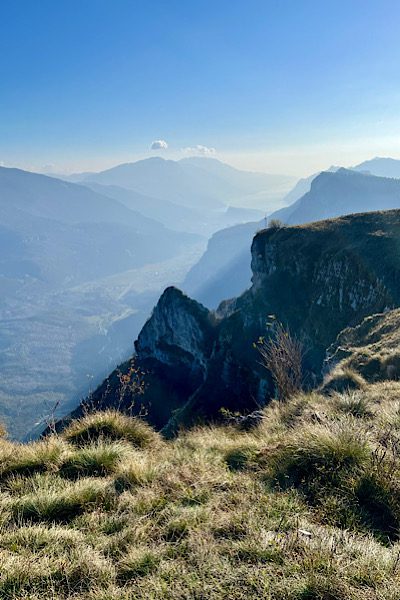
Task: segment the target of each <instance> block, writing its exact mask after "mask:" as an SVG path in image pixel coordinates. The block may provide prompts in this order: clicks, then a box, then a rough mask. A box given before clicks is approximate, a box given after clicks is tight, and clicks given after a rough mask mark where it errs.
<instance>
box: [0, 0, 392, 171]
mask: <svg viewBox="0 0 400 600" xmlns="http://www.w3.org/2000/svg"><path fill="white" fill-rule="evenodd" d="M0 7H1V11H0V14H1V17H0V164H3V165H6V166H19V167H22V168H27V169H31V170H40V171H49V172H50V171H53V172H55V173H56V172H64V173H65V172H72V171H84V170H100V169H103V168H107V167H110V166H112V165H114V164H117V163H120V162H128V161H133V160H137V159H140V158H146V157H148V156H153V155H159V156H164V157H165V158H172V159H178V158H181V157H183V156H188V155H193V154H194V155H196V154H198V155H209V156H214V157H216V158H219V159H221V160H224V161H226V162H228V163H230V164H232V165H234V166H237V167H240V168H244V169H248V170H261V171H266V172H271V173H272V172H275V173H288V174H293V175H299V176H303V175H308V174H309V173H312V172H315V171H317V170H320V169H323V168H327V167H329V166H330V165H331V164H337V165H344V166H350V165H354V164H357V163H359V162H361V161H362V160H365V159H368V158H372V157H373V156H376V155H379V156H393V157H395V158H400V44H399V30H400V2H399V1H398V0H379V1H375V0H362V1H361V0H346V1H343V0H245V1H244V0H229V1H228V0H57V1H54V0H36V1H33V0H0ZM152 146H153V147H152Z"/></svg>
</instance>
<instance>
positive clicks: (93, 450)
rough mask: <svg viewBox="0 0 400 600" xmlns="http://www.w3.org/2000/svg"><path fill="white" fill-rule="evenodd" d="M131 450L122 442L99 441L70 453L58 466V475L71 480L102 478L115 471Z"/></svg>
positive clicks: (127, 457)
mask: <svg viewBox="0 0 400 600" xmlns="http://www.w3.org/2000/svg"><path fill="white" fill-rule="evenodd" d="M130 454H131V448H130V447H129V446H128V445H127V444H126V443H122V442H107V441H104V440H99V441H97V442H96V443H92V444H90V445H88V446H84V447H83V448H78V449H77V450H75V451H73V452H71V453H70V455H69V456H68V457H66V458H65V459H64V461H63V462H62V464H61V466H60V473H61V474H62V475H63V476H64V477H69V478H72V479H75V478H78V477H102V476H105V475H109V474H111V473H113V472H114V471H116V469H117V466H118V464H119V463H120V462H121V461H122V460H124V459H125V460H127V459H129V456H130Z"/></svg>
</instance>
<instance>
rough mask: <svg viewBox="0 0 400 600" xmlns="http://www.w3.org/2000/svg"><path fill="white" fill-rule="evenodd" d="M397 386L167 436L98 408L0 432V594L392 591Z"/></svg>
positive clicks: (324, 599) (387, 598)
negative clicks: (24, 432) (9, 433)
mask: <svg viewBox="0 0 400 600" xmlns="http://www.w3.org/2000/svg"><path fill="white" fill-rule="evenodd" d="M399 453H400V383H397V382H386V383H379V384H375V385H371V386H369V387H367V388H366V389H365V390H363V391H357V392H348V393H343V394H334V395H332V396H321V395H319V394H316V393H314V394H311V395H300V396H298V397H296V398H294V399H292V400H291V401H290V402H288V403H287V404H285V405H278V404H277V403H274V402H273V403H272V404H270V405H269V407H267V408H266V409H265V412H264V418H263V420H262V421H261V424H260V425H259V426H258V427H257V428H255V429H253V430H251V431H248V432H246V431H240V430H239V429H237V428H235V427H232V426H226V427H202V428H197V429H195V430H192V431H190V432H182V434H181V435H180V436H179V437H178V438H177V439H175V440H174V441H171V442H166V441H164V440H162V439H161V438H160V436H159V435H158V434H156V433H155V432H154V431H152V430H151V429H150V428H149V427H148V426H147V425H146V424H144V423H142V422H141V421H137V420H134V419H131V418H129V417H125V416H123V415H120V414H118V413H111V412H109V413H98V414H95V415H89V416H86V417H84V418H83V419H82V420H81V421H77V422H74V423H72V425H71V426H70V428H69V429H68V430H66V431H65V432H64V433H63V434H61V435H59V436H55V435H54V436H51V437H49V438H47V439H45V440H42V441H38V442H34V443H31V444H28V445H19V444H15V443H12V442H9V441H7V439H6V438H5V437H4V438H3V439H2V440H0V486H1V487H0V598H5V599H6V598H7V599H12V598H15V599H16V598H26V599H27V598H29V599H32V600H33V599H39V598H49V599H50V598H51V599H58V598H60V599H61V598H76V599H77V600H78V599H80V600H83V599H89V600H90V599H93V600H94V599H96V600H106V599H107V600H114V599H115V600H117V599H118V600H127V599H134V598H135V599H136V598H143V599H161V598H170V599H174V600H177V599H182V600H183V599H198V600H200V599H204V600H206V599H207V600H208V599H222V598H230V599H237V600H240V599H243V600H244V599H246V600H247V599H259V598H265V599H271V600H272V599H274V600H275V599H282V600H283V599H287V600H300V599H321V600H345V599H360V600H361V599H362V600H369V599H371V600H372V599H377V600H378V599H379V600H395V599H396V600H397V599H398V598H399V597H400V543H399V541H398V533H399V525H400V488H399V473H400V454H399Z"/></svg>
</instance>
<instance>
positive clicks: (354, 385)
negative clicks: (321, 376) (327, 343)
mask: <svg viewBox="0 0 400 600" xmlns="http://www.w3.org/2000/svg"><path fill="white" fill-rule="evenodd" d="M366 386H367V382H366V381H365V379H364V377H363V376H362V375H360V373H357V372H356V371H354V370H353V369H351V368H350V367H337V368H336V369H334V370H333V371H332V373H329V375H328V376H327V377H326V378H325V380H324V382H323V384H322V392H323V393H324V394H328V393H331V392H339V393H342V392H347V391H349V390H363V389H365V388H366Z"/></svg>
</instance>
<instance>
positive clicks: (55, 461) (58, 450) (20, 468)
mask: <svg viewBox="0 0 400 600" xmlns="http://www.w3.org/2000/svg"><path fill="white" fill-rule="evenodd" d="M67 451H68V446H67V444H66V443H65V442H64V441H63V440H61V439H60V438H58V437H56V436H52V437H50V438H46V439H45V440H41V441H39V442H33V443H31V444H26V445H24V444H11V442H7V441H6V440H1V441H0V457H1V461H0V478H4V477H9V476H10V475H30V474H33V473H38V472H39V473H40V472H45V471H56V470H57V469H58V467H59V465H60V464H61V462H62V460H63V456H64V455H65V454H66V452H67Z"/></svg>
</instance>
